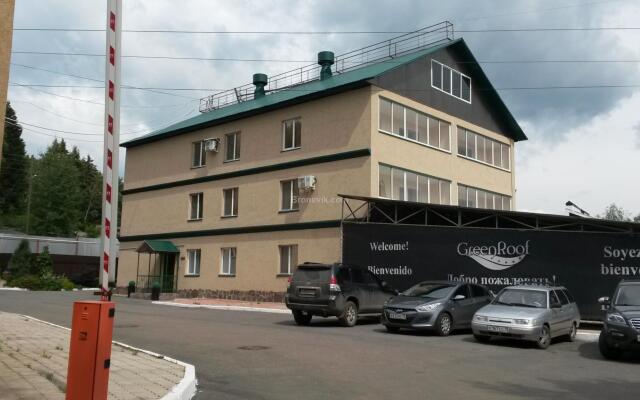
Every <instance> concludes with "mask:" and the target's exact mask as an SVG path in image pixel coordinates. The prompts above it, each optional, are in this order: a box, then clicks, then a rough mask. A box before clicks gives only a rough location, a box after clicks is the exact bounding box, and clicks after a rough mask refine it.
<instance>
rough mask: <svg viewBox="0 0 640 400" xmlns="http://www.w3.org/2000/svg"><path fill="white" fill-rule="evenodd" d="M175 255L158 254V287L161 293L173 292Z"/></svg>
mask: <svg viewBox="0 0 640 400" xmlns="http://www.w3.org/2000/svg"><path fill="white" fill-rule="evenodd" d="M175 265H176V255H175V254H174V253H161V254H160V285H161V287H162V289H161V290H162V293H171V292H173V291H174V287H173V284H174V282H175V279H174V278H175Z"/></svg>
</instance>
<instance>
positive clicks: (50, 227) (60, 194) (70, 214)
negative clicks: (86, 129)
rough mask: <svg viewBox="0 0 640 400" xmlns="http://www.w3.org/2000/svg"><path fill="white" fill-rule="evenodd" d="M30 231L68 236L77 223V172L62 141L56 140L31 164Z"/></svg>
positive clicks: (79, 199)
mask: <svg viewBox="0 0 640 400" xmlns="http://www.w3.org/2000/svg"><path fill="white" fill-rule="evenodd" d="M34 171H35V176H34V178H33V183H32V195H31V226H32V227H33V228H32V230H31V232H33V233H34V234H38V235H51V236H71V235H73V234H74V232H75V231H76V229H77V228H78V226H79V222H80V215H81V212H80V208H81V207H80V201H81V193H80V184H79V181H80V173H79V172H78V169H77V166H76V164H75V162H74V159H73V157H72V156H71V155H70V154H69V152H68V151H67V148H66V143H65V142H64V140H60V141H58V140H57V139H56V140H54V141H53V143H52V144H51V145H50V146H49V147H48V148H47V151H46V152H45V153H44V154H42V156H41V158H40V159H39V160H37V161H36V163H35V165H34Z"/></svg>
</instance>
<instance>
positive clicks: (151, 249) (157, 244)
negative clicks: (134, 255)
mask: <svg viewBox="0 0 640 400" xmlns="http://www.w3.org/2000/svg"><path fill="white" fill-rule="evenodd" d="M136 251H137V252H138V253H179V252H180V250H178V248H177V247H176V245H175V244H173V243H172V242H171V241H169V240H145V241H144V242H142V244H141V245H140V247H138V250H136Z"/></svg>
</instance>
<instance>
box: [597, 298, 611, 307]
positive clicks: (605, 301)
mask: <svg viewBox="0 0 640 400" xmlns="http://www.w3.org/2000/svg"><path fill="white" fill-rule="evenodd" d="M598 303H600V305H601V306H602V307H601V308H602V309H603V310H608V309H609V307H611V299H609V298H608V297H600V298H599V299H598Z"/></svg>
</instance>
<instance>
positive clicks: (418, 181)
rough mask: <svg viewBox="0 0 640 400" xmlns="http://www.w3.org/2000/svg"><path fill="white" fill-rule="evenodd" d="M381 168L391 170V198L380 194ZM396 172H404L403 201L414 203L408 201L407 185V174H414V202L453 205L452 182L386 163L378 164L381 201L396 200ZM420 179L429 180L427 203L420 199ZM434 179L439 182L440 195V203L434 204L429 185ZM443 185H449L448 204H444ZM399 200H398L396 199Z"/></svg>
mask: <svg viewBox="0 0 640 400" xmlns="http://www.w3.org/2000/svg"><path fill="white" fill-rule="evenodd" d="M380 167H386V168H390V170H391V171H390V172H391V174H390V177H391V179H390V182H391V185H390V188H389V193H390V194H391V197H387V196H381V194H380ZM394 170H398V171H402V173H403V176H402V187H403V199H404V201H412V200H406V199H407V198H408V194H409V193H408V189H409V185H408V184H407V173H409V174H414V175H416V186H415V187H416V189H417V190H416V200H415V201H413V202H415V203H421V204H444V205H451V204H452V202H451V195H452V190H451V185H452V184H453V182H452V181H450V180H447V179H443V178H438V177H437V176H433V175H426V174H422V173H420V172H416V171H412V170H409V169H406V168H400V167H394V166H393V165H390V164H386V163H378V197H379V198H381V199H389V200H394V198H393V193H394V185H393V171H394ZM420 177H422V178H426V179H427V185H426V186H427V200H428V201H427V202H426V203H425V202H422V201H419V199H420ZM431 179H434V180H436V181H438V193H439V202H438V203H433V202H431V185H430V184H429V182H430V180H431ZM443 183H445V184H446V183H448V184H449V202H448V203H443V202H442V197H443V196H442V193H443V190H442V184H443ZM395 200H398V199H395Z"/></svg>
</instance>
